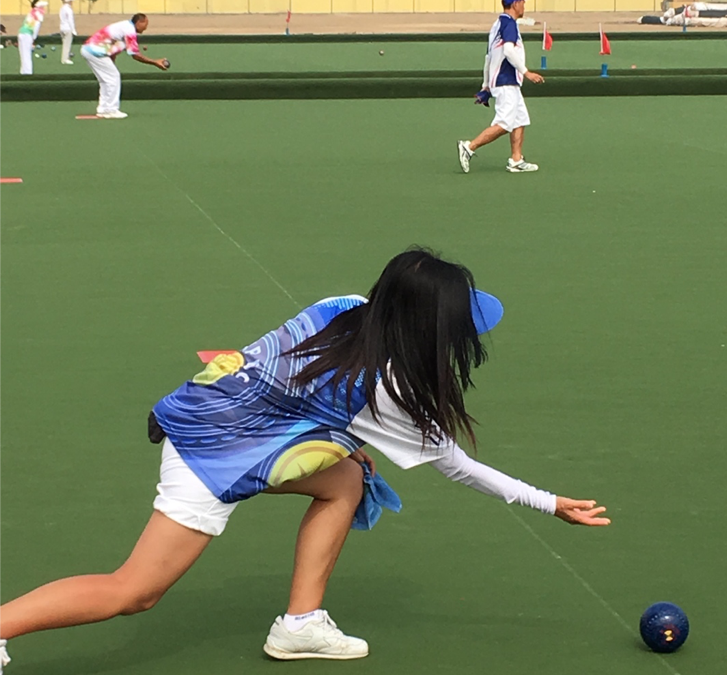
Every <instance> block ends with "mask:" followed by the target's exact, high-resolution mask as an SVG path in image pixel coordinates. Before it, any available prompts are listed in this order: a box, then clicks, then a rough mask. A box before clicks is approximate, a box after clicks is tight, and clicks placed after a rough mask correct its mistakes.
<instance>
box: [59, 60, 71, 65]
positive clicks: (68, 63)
mask: <svg viewBox="0 0 727 675" xmlns="http://www.w3.org/2000/svg"><path fill="white" fill-rule="evenodd" d="M61 65H62V66H72V65H73V61H61Z"/></svg>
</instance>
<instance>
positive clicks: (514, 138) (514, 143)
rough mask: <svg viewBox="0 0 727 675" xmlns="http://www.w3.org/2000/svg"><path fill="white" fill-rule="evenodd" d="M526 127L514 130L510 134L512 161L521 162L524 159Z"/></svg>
mask: <svg viewBox="0 0 727 675" xmlns="http://www.w3.org/2000/svg"><path fill="white" fill-rule="evenodd" d="M524 136H525V127H518V128H517V129H513V130H512V133H511V134H510V149H511V150H512V161H513V162H519V161H520V160H521V159H522V158H523V137H524Z"/></svg>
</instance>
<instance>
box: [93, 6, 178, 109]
mask: <svg viewBox="0 0 727 675" xmlns="http://www.w3.org/2000/svg"><path fill="white" fill-rule="evenodd" d="M148 26H149V19H148V18H147V16H146V14H134V16H132V17H131V20H128V21H117V22H116V23H112V24H110V25H108V26H106V27H105V28H102V29H101V30H100V31H98V32H96V33H94V34H93V35H92V36H91V37H90V38H88V40H86V42H85V43H84V45H83V47H81V55H82V56H83V58H84V59H86V61H88V65H89V66H90V67H91V70H92V71H93V74H94V75H95V76H96V79H97V80H98V85H99V96H98V106H97V108H96V114H97V115H98V116H99V117H104V118H105V119H110V120H120V119H124V117H127V114H126V113H124V112H121V110H119V105H120V100H121V73H120V72H119V69H118V68H117V67H116V64H115V63H114V61H115V60H116V57H117V56H118V55H119V54H120V53H121V52H123V51H126V53H127V54H129V56H131V57H132V58H133V59H134V60H135V61H138V62H139V63H148V64H149V65H151V66H156V67H157V68H159V70H167V69H168V68H169V61H167V60H166V59H148V58H147V57H146V56H142V55H141V54H140V53H139V43H138V41H137V37H136V36H137V35H138V34H139V33H143V32H144V31H145V30H146V29H147V27H148Z"/></svg>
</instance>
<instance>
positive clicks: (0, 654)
mask: <svg viewBox="0 0 727 675" xmlns="http://www.w3.org/2000/svg"><path fill="white" fill-rule="evenodd" d="M7 644H8V641H7V640H0V675H2V672H3V666H7V665H8V663H10V657H9V656H8V650H7V649H6V648H5V647H6V646H7Z"/></svg>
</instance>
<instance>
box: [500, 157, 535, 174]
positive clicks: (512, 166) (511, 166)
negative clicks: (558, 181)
mask: <svg viewBox="0 0 727 675" xmlns="http://www.w3.org/2000/svg"><path fill="white" fill-rule="evenodd" d="M505 169H507V170H508V171H509V172H510V173H527V172H528V171H537V170H538V165H537V164H531V163H530V162H526V161H525V158H524V157H522V158H521V159H520V161H519V162H513V161H512V157H510V159H508V160H507V166H506V167H505Z"/></svg>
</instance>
